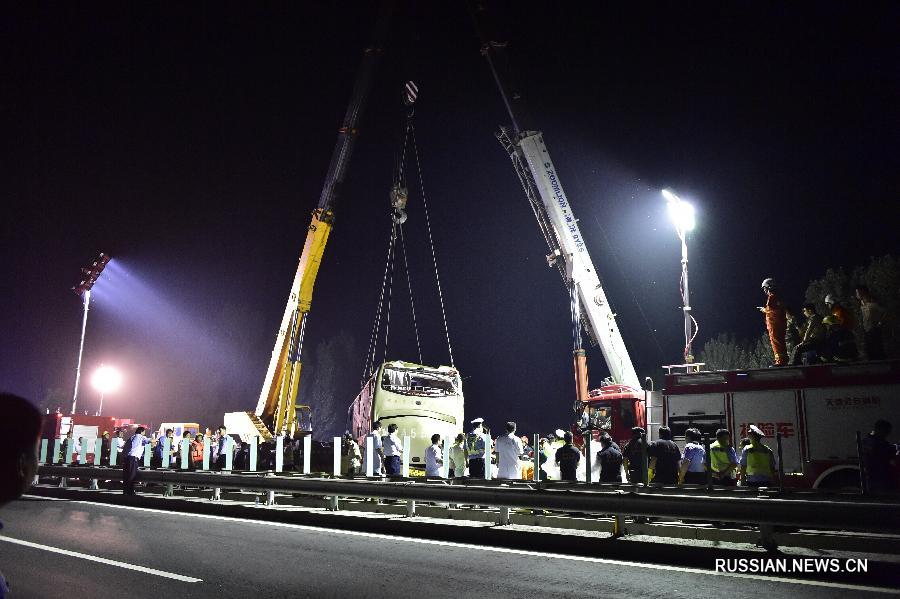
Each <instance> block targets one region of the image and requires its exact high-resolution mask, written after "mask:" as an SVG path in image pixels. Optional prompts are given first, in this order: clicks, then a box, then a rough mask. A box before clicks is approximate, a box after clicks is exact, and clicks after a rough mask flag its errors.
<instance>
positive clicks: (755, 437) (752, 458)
mask: <svg viewBox="0 0 900 599" xmlns="http://www.w3.org/2000/svg"><path fill="white" fill-rule="evenodd" d="M747 436H748V437H749V438H750V443H749V444H748V445H747V446H746V447H744V450H743V451H742V452H741V461H740V465H741V470H740V480H741V484H742V485H743V486H745V487H768V486H770V485H772V483H773V482H774V481H775V473H776V472H777V466H776V465H775V454H774V453H773V452H772V450H771V449H769V447H768V446H766V445H765V444H764V443H763V442H762V440H763V437H765V436H766V435H765V433H763V432H762V430H760V429H759V427H757V426H756V425H755V424H751V425H750V431H749V433H748V435H747Z"/></svg>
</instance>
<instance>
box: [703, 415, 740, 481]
mask: <svg viewBox="0 0 900 599" xmlns="http://www.w3.org/2000/svg"><path fill="white" fill-rule="evenodd" d="M709 465H710V469H711V470H712V483H713V484H714V485H719V486H722V487H733V486H734V485H735V484H737V480H736V479H735V478H734V471H735V470H736V469H737V467H738V459H737V453H736V452H735V451H734V446H733V445H732V444H731V433H729V432H728V429H725V428H720V429H719V430H717V431H716V442H715V443H713V444H711V445H710V446H709Z"/></svg>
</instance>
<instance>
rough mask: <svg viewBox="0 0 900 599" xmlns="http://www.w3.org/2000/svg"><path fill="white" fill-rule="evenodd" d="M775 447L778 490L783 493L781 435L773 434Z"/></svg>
mask: <svg viewBox="0 0 900 599" xmlns="http://www.w3.org/2000/svg"><path fill="white" fill-rule="evenodd" d="M775 446H776V447H777V448H778V490H779V491H784V457H783V452H782V447H781V433H775Z"/></svg>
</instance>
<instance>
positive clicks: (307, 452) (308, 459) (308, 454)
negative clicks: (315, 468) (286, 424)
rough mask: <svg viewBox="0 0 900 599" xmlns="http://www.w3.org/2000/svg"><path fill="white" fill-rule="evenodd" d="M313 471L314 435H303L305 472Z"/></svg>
mask: <svg viewBox="0 0 900 599" xmlns="http://www.w3.org/2000/svg"><path fill="white" fill-rule="evenodd" d="M310 472H312V435H305V436H304V437H303V474H309V473H310Z"/></svg>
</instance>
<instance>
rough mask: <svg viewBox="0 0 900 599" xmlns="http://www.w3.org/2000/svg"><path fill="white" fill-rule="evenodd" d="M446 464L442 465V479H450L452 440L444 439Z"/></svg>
mask: <svg viewBox="0 0 900 599" xmlns="http://www.w3.org/2000/svg"><path fill="white" fill-rule="evenodd" d="M443 460H444V463H443V464H441V478H444V479H447V478H450V438H449V437H448V438H446V439H444V458H443Z"/></svg>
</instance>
